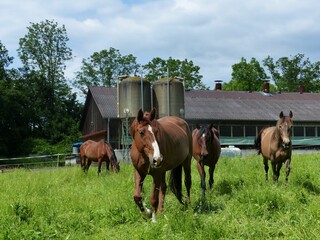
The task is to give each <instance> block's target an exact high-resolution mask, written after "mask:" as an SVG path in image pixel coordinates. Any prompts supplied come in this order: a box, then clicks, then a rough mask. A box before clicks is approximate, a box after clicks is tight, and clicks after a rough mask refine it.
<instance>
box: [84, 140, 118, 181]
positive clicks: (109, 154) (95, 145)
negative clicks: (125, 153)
mask: <svg viewBox="0 0 320 240" xmlns="http://www.w3.org/2000/svg"><path fill="white" fill-rule="evenodd" d="M80 161H81V167H82V169H83V171H84V172H88V170H89V167H90V165H91V162H92V161H93V162H98V175H100V173H101V164H102V162H106V168H107V170H108V171H109V165H110V163H111V169H112V172H119V170H120V166H119V162H118V160H117V157H116V154H115V152H114V150H113V148H112V147H111V145H110V144H109V143H106V142H105V141H104V140H103V139H102V140H100V141H99V142H95V141H92V140H87V141H85V142H84V143H83V144H82V145H81V146H80Z"/></svg>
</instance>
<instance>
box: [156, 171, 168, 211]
mask: <svg viewBox="0 0 320 240" xmlns="http://www.w3.org/2000/svg"><path fill="white" fill-rule="evenodd" d="M166 191H167V183H166V172H164V173H163V174H161V180H160V191H159V204H158V212H162V210H163V206H164V198H165V196H166Z"/></svg>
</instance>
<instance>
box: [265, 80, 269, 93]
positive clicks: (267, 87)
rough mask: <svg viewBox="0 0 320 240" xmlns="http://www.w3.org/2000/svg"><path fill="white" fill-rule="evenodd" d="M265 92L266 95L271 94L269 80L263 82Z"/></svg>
mask: <svg viewBox="0 0 320 240" xmlns="http://www.w3.org/2000/svg"><path fill="white" fill-rule="evenodd" d="M263 92H264V93H269V92H270V84H269V80H264V81H263Z"/></svg>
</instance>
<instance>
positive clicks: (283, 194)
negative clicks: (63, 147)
mask: <svg viewBox="0 0 320 240" xmlns="http://www.w3.org/2000/svg"><path fill="white" fill-rule="evenodd" d="M319 158H320V154H308V155H294V156H293V160H292V165H291V166H292V171H291V174H290V177H289V184H288V186H286V184H285V176H284V175H285V173H284V169H282V170H281V174H280V179H279V183H277V184H275V183H273V182H272V181H269V182H268V183H266V182H265V175H264V167H263V164H262V159H261V157H260V156H248V157H242V158H226V157H224V158H221V159H220V160H219V162H218V164H217V167H216V171H215V183H214V189H213V190H212V191H209V190H208V191H207V194H206V201H205V202H203V201H201V188H200V178H199V175H198V172H197V169H196V163H195V162H193V171H192V179H193V182H192V183H193V185H192V192H191V205H190V206H189V207H188V208H186V209H185V208H184V207H183V206H182V205H181V204H180V203H179V202H178V201H177V200H176V199H175V197H174V195H173V194H172V193H171V192H168V194H167V196H166V199H165V210H164V212H163V213H162V214H159V215H158V222H157V223H156V224H154V223H152V222H151V221H146V220H144V219H143V218H142V217H141V215H140V213H139V209H138V208H137V207H136V205H135V203H134V201H133V193H134V183H133V167H132V165H131V164H122V165H121V170H120V173H118V174H111V173H106V171H105V167H103V172H102V174H101V176H99V177H98V175H97V168H96V167H95V166H92V167H91V168H90V169H89V172H88V174H87V175H84V173H83V172H82V171H81V169H80V166H74V167H63V168H56V169H53V170H32V171H30V170H23V169H17V170H14V171H12V172H7V173H3V174H0V214H1V215H0V218H1V219H0V239H126V240H128V239H166V240H170V239H270V238H272V239H316V238H317V237H318V235H319V233H320V204H319V203H320V175H319V172H320V160H319ZM269 174H270V178H269V179H272V178H271V174H272V173H271V171H270V173H269ZM207 180H208V179H207ZM150 191H151V177H150V176H149V177H147V178H146V180H145V187H144V193H143V194H144V200H145V203H146V205H148V206H149V207H150V203H149V198H150Z"/></svg>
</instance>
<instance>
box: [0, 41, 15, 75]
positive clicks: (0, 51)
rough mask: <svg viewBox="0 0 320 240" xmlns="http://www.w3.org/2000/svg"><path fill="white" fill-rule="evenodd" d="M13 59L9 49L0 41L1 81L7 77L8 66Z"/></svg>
mask: <svg viewBox="0 0 320 240" xmlns="http://www.w3.org/2000/svg"><path fill="white" fill-rule="evenodd" d="M12 61H13V57H10V56H9V55H8V50H7V49H6V47H5V46H4V45H3V44H2V42H1V41H0V81H1V80H4V79H6V78H7V67H8V66H9V65H10V64H11V63H12Z"/></svg>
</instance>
